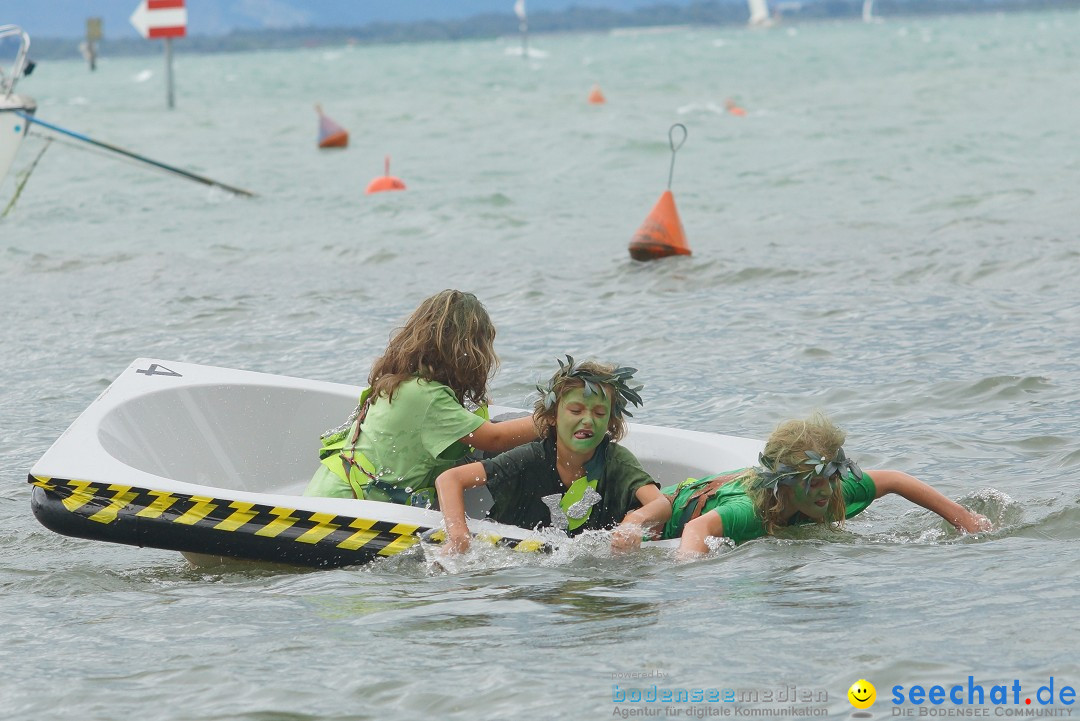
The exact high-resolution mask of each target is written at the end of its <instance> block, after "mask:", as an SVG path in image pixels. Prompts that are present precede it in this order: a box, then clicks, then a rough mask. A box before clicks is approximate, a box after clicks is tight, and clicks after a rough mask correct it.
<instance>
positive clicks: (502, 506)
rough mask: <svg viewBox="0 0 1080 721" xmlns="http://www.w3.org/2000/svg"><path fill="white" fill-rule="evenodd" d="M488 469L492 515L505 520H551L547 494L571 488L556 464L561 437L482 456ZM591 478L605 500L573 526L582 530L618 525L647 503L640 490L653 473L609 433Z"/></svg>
mask: <svg viewBox="0 0 1080 721" xmlns="http://www.w3.org/2000/svg"><path fill="white" fill-rule="evenodd" d="M480 462H481V463H482V464H483V466H484V472H485V473H486V474H487V487H488V490H489V491H491V496H492V498H494V499H495V505H493V506H492V507H491V511H490V512H489V513H488V517H489V518H491V519H492V520H494V521H498V522H499V523H507V524H510V525H512V526H518V527H520V528H529V529H533V528H536V527H538V526H550V525H552V524H551V511H550V509H549V508H548V507H547V505H545V504H544V502H543V501H542V500H541V499H542V498H543V497H544V496H548V495H551V494H554V493H559V494H562V493H565V492H566V486H564V485H563V482H562V480H561V479H560V478H559V472H558V471H556V470H555V439H554V437H551V438H547V439H546V440H543V441H533V442H532V443H526V444H525V445H522V446H518V447H517V448H512V449H511V450H509V451H506V452H505V453H500V454H499V455H497V456H495V457H494V458H486V459H484V460H482V461H480ZM585 473H586V475H587V477H588V478H589V479H590V480H596V481H598V483H597V485H596V492H597V493H599V494H600V500H599V501H598V502H597V503H596V505H595V506H593V509H592V513H591V514H590V515H589V519H588V520H587V521H586V522H585V523H584V524H583V525H582V526H580V527H578V528H576V529H574V530H572V531H570V535H571V536H573V535H576V534H578V533H580V532H582V531H584V530H586V529H599V528H612V527H614V526H616V525H618V523H619V522H620V521H622V519H623V517H624V516H625V515H626V514H627V513H629V512H630V511H631V510H633V509H634V508H637V507H638V506H640V505H641V504H640V503H639V502H638V500H637V496H636V493H637V490H638V489H639V488H641V487H642V486H645V485H648V484H650V483H651V484H652V485H654V486H659V485H660V484H658V483H657V482H656V481H654V480H653V479H652V476H650V475H649V474H648V473H647V472H646V471H645V469H644V468H642V467H641V464H640V463H639V462H638V459H637V458H635V457H634V454H633V453H631V452H630V451H628V450H627V449H626V448H624V447H623V446H620V445H619V444H618V443H612V442H611V441H610V440H609V439H606V438H605V439H604V440H603V441H602V442H601V443H600V445H599V446H597V448H596V453H595V454H594V455H593V458H592V460H591V461H589V462H588V463H586V464H585Z"/></svg>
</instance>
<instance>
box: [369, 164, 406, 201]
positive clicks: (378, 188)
mask: <svg viewBox="0 0 1080 721" xmlns="http://www.w3.org/2000/svg"><path fill="white" fill-rule="evenodd" d="M385 167H386V174H385V175H383V176H381V177H378V178H375V180H372V181H371V182H370V183H368V187H367V190H365V191H364V192H365V193H367V194H368V195H371V194H372V193H382V192H384V191H387V190H405V183H403V182H402V181H401V179H400V178H395V177H394V176H392V175H390V156H389V155H387V156H386V165H385Z"/></svg>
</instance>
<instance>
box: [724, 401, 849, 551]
mask: <svg viewBox="0 0 1080 721" xmlns="http://www.w3.org/2000/svg"><path fill="white" fill-rule="evenodd" d="M846 437H847V434H846V433H844V431H843V430H841V429H840V428H838V427H837V426H836V425H834V424H833V422H832V421H830V420H829V419H828V418H827V417H826V416H825V415H824V414H823V413H820V412H815V413H814V414H813V415H811V416H810V417H809V418H807V419H805V420H801V419H797V420H790V421H784V422H783V423H781V424H780V425H778V426H777V427H776V430H774V431H773V432H772V433H771V434H770V435H769V440H767V441H766V442H765V450H764V451H763V452H762V455H763V456H764V457H765V458H766V459H767V460H768V461H769V463H771V464H773V465H774V466H775V465H776V464H778V463H781V464H784V465H787V466H791V467H792V468H797V467H800V466H803V464H805V463H806V460H807V456H806V451H814V452H815V453H818V454H820V455H821V456H822V457H824V458H835V456H836V451H837V450H838V449H839V448H840V446H842V445H844V439H845V438H846ZM757 478H758V474H757V471H756V469H754V468H751V469H750V470H748V471H747V472H746V473H744V474H743V475H741V476H740V477H739V478H738V480H740V481H742V483H743V487H744V488H745V489H746V495H747V496H749V497H750V500H751V501H753V503H754V509H755V510H756V511H757V514H758V516H760V518H761V520H762V522H763V523H764V524H765V531H766V533H769V534H772V533H773V532H774V531H776V529H777V528H779V527H780V526H781V525H782V524H781V523H780V516H781V515H782V514H783V512H784V510H785V509H786V507H787V506H786V503H787V500H788V499H789V498H790V495H791V490H790V489H791V487H790V486H786V488H787V489H788V490H783V489H781V490H779V491H778V492H777V493H774V492H773V489H772V488H766V487H764V486H762V485H760V484H758V483H755V480H757ZM844 512H845V505H844V490H843V486H842V485H841V484H840V483H836V484H835V486H834V488H833V496H832V498H830V499H829V508H828V511H827V512H826V514H825V519H824V521H823V523H830V522H833V523H836V524H837V525H838V526H842V525H843V524H844Z"/></svg>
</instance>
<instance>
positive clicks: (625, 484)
mask: <svg viewBox="0 0 1080 721" xmlns="http://www.w3.org/2000/svg"><path fill="white" fill-rule="evenodd" d="M567 361H568V364H567V365H563V363H562V361H559V370H558V371H557V372H556V373H555V375H553V376H552V377H551V380H550V381H549V382H548V385H547V387H546V388H540V387H539V386H537V389H538V390H539V391H540V400H539V401H537V402H536V406H535V408H534V410H533V421H534V423H535V425H536V431H537V433H538V434H539V436H540V440H539V441H535V442H533V443H528V444H525V445H523V446H519V447H517V448H514V449H512V450H510V451H507V452H506V453H502V454H500V455H498V456H496V457H494V458H490V459H486V460H483V461H480V462H479V463H470V464H468V465H464V466H458V467H457V468H452V469H450V470H448V471H445V472H443V473H442V474H441V475H440V476H439V477H438V479H436V481H435V487H436V489H437V490H438V494H439V507H440V508H441V509H442V512H443V517H444V518H445V520H446V534H447V550H448V551H449V552H461V551H465V550H466V549H468V547H469V529H468V526H466V523H465V503H464V493H465V489H466V488H473V487H475V486H479V485H483V484H486V485H487V487H488V490H490V491H491V495H492V496H493V497H494V499H495V505H494V506H493V507H492V509H491V512H490V513H489V514H488V517H489V518H490V519H492V520H494V521H498V522H499V523H507V524H510V525H514V526H520V527H522V528H536V527H538V526H556V527H559V528H562V529H563V530H564V531H566V532H567V533H568V534H569V535H571V536H573V535H576V534H578V533H581V532H582V531H584V530H586V529H601V528H612V527H614V526H616V525H618V528H617V529H616V533H615V536H614V538H613V541H612V547H613V548H616V549H626V548H632V547H635V546H637V545H638V544H640V542H641V534H642V530H643V529H649V528H655V529H659V527H660V525H661V524H663V523H664V522H665V521H667V520H668V518H669V517H670V515H671V504H670V503H669V502H668V500H667V498H665V497H664V495H663V494H662V493H661V492H660V486H659V484H657V483H656V481H654V480H653V479H652V477H651V476H650V475H649V474H648V473H647V472H645V470H644V469H643V468H642V467H641V464H640V463H638V460H637V459H636V458H635V457H634V454H632V453H631V452H630V451H628V450H627V449H626V448H624V447H623V446H621V445H619V444H618V443H617V441H618V440H619V439H620V438H621V437H622V435H623V433H624V430H625V427H624V421H623V416H629V415H630V413H629V412H627V410H626V403H627V401H630V402H632V403H634V404H635V405H641V397H640V396H639V395H638V391H639V390H641V387H640V386H639V387H637V388H631V387H630V386H629V385H627V382H628V381H629V380H630V379H631V378H632V377H633V374H634V372H635V371H634V369H633V368H615V367H614V366H610V365H602V364H599V363H594V362H591V361H586V362H583V363H574V360H573V358H571V357H570V356H567Z"/></svg>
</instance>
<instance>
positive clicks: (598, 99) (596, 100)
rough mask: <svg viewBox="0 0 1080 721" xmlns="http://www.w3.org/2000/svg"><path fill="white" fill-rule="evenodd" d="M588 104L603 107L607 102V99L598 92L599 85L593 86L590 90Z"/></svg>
mask: <svg viewBox="0 0 1080 721" xmlns="http://www.w3.org/2000/svg"><path fill="white" fill-rule="evenodd" d="M589 102H590V103H592V104H593V105H603V104H604V103H606V102H607V98H605V97H604V94H603V93H602V92H601V91H600V86H599V85H593V86H592V90H591V91H590V92H589Z"/></svg>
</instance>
